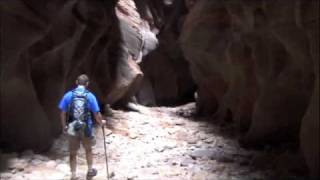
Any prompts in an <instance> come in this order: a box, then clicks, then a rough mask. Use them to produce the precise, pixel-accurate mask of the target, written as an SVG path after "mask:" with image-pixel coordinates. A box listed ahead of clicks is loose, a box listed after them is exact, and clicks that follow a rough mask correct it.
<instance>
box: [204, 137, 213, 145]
mask: <svg viewBox="0 0 320 180" xmlns="http://www.w3.org/2000/svg"><path fill="white" fill-rule="evenodd" d="M204 142H205V143H208V144H210V143H213V142H214V138H213V137H209V138H207V139H205V140H204Z"/></svg>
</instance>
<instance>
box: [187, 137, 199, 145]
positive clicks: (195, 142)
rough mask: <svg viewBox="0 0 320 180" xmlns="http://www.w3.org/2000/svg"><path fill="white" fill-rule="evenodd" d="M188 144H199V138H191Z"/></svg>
mask: <svg viewBox="0 0 320 180" xmlns="http://www.w3.org/2000/svg"><path fill="white" fill-rule="evenodd" d="M187 142H188V144H197V142H198V140H197V139H196V138H190V139H188V140H187Z"/></svg>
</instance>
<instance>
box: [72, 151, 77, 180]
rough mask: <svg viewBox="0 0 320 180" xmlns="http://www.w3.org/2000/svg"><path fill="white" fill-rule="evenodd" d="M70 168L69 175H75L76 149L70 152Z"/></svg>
mask: <svg viewBox="0 0 320 180" xmlns="http://www.w3.org/2000/svg"><path fill="white" fill-rule="evenodd" d="M70 170H71V176H72V177H74V176H76V173H77V151H75V152H70Z"/></svg>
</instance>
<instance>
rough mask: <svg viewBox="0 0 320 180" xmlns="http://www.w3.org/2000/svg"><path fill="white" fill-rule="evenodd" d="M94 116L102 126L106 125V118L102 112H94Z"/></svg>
mask: <svg viewBox="0 0 320 180" xmlns="http://www.w3.org/2000/svg"><path fill="white" fill-rule="evenodd" d="M94 118H95V119H96V121H97V123H98V124H100V125H101V126H104V125H105V123H106V120H104V119H103V118H102V115H101V113H100V112H96V113H94Z"/></svg>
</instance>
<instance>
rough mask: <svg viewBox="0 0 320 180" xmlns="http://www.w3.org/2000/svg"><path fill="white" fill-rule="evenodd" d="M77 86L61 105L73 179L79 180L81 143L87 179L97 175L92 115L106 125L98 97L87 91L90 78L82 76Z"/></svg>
mask: <svg viewBox="0 0 320 180" xmlns="http://www.w3.org/2000/svg"><path fill="white" fill-rule="evenodd" d="M76 84H77V88H75V89H74V90H72V91H69V92H67V93H66V94H65V95H64V96H63V98H62V100H61V101H60V103H59V109H60V110H61V115H60V116H61V117H60V118H61V125H62V129H63V133H64V134H67V135H68V140H69V151H70V170H71V179H76V178H77V176H76V167H77V151H78V149H79V147H80V142H81V143H82V146H83V147H84V149H85V152H86V159H87V165H88V172H87V178H89V177H93V176H96V175H97V170H96V169H95V168H93V167H92V164H93V157H92V146H93V145H94V142H95V137H94V134H93V121H92V118H93V117H92V114H93V116H94V118H95V120H96V122H97V123H98V124H99V125H101V126H104V125H105V123H106V120H103V119H102V115H101V113H100V108H99V106H98V103H97V99H96V97H95V96H94V95H93V94H92V93H91V92H89V91H88V90H87V87H88V85H89V78H88V76H87V75H85V74H82V75H80V76H79V77H78V78H77V80H76Z"/></svg>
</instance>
